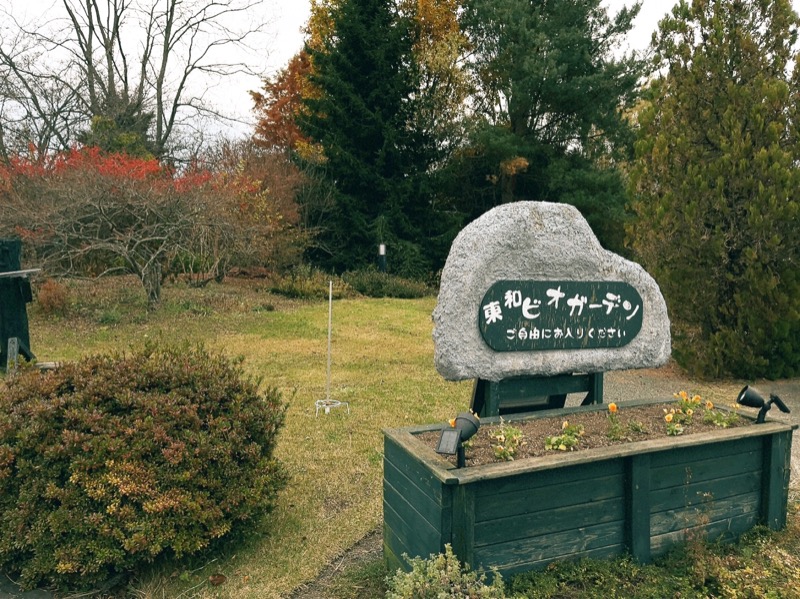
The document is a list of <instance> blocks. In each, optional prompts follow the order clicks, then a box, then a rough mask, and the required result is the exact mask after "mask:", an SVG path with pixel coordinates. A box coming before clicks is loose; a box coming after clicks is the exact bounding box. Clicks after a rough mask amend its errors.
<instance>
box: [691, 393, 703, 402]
mask: <svg viewBox="0 0 800 599" xmlns="http://www.w3.org/2000/svg"><path fill="white" fill-rule="evenodd" d="M701 401H703V399H702V398H701V397H700V396H699V395H695V396H694V397H692V403H700V402H701Z"/></svg>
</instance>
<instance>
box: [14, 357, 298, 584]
mask: <svg viewBox="0 0 800 599" xmlns="http://www.w3.org/2000/svg"><path fill="white" fill-rule="evenodd" d="M6 387H7V388H6V389H4V390H3V392H2V393H0V482H1V483H2V494H0V568H2V569H3V570H4V571H6V572H8V573H11V574H12V575H14V576H18V577H19V578H20V582H21V583H22V584H23V585H24V586H25V587H32V586H34V585H38V584H42V583H46V584H48V585H54V586H57V587H60V588H86V587H87V586H90V585H94V584H97V583H100V582H102V581H104V580H108V579H109V578H111V577H112V576H115V575H116V574H119V573H125V572H129V571H132V570H134V569H136V568H137V567H138V566H140V565H142V564H143V563H145V562H150V561H152V560H153V559H154V558H156V557H157V556H159V555H162V554H164V555H167V556H169V555H174V556H176V557H181V556H183V555H188V554H192V553H194V552H197V551H198V550H201V549H204V548H205V547H207V546H208V545H209V544H210V543H212V542H213V541H215V540H216V539H219V538H220V537H223V536H225V535H228V536H229V537H230V536H231V535H234V537H233V538H235V535H236V534H237V533H240V532H243V530H244V528H243V525H244V524H246V523H248V522H250V523H252V521H253V520H254V519H255V518H257V517H259V516H261V515H263V514H264V513H266V512H267V511H268V510H269V509H270V508H271V507H272V504H273V501H274V499H275V496H276V493H277V492H278V490H279V489H280V488H281V487H282V486H284V485H285V481H286V476H285V473H284V471H283V469H282V467H281V465H280V464H279V463H278V462H277V461H276V460H275V459H274V458H273V449H274V446H275V441H276V435H277V433H278V431H279V429H280V427H281V426H282V424H283V421H284V414H285V406H284V405H283V404H282V402H281V400H280V394H279V392H278V391H277V390H275V389H268V390H266V391H264V392H259V384H258V381H255V380H252V379H251V378H249V377H247V376H245V375H244V372H243V370H242V367H241V363H240V361H239V362H234V361H231V360H229V359H228V358H226V357H224V356H221V355H213V354H210V353H208V352H207V351H206V350H204V349H202V348H189V347H183V348H163V349H162V348H155V347H146V348H144V349H143V350H141V351H138V352H133V353H130V354H114V355H96V356H91V357H88V358H85V359H82V360H81V361H80V362H76V363H71V364H66V365H64V366H62V367H60V368H59V369H57V370H54V371H50V372H47V373H44V374H40V373H39V372H36V371H33V370H30V371H27V372H23V373H21V374H20V375H18V376H15V377H13V378H10V379H8V380H7V381H6Z"/></svg>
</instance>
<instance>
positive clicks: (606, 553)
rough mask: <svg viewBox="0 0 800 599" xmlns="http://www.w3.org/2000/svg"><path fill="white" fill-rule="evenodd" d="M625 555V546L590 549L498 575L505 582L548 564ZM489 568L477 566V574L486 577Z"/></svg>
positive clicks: (514, 567)
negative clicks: (516, 575) (482, 574)
mask: <svg viewBox="0 0 800 599" xmlns="http://www.w3.org/2000/svg"><path fill="white" fill-rule="evenodd" d="M624 553H625V546H624V545H622V544H619V545H609V546H607V547H600V548H599V549H590V550H587V551H584V552H582V553H581V554H580V555H558V556H555V557H548V558H547V559H543V560H535V561H525V562H516V563H515V564H513V565H511V566H507V567H503V568H499V571H500V573H501V574H502V575H503V578H504V579H505V580H508V579H509V578H510V577H511V576H513V575H515V574H519V573H521V572H529V571H531V570H541V569H544V568H546V567H547V566H548V565H549V564H552V563H553V562H558V561H577V560H579V559H584V558H588V559H613V558H615V557H619V556H621V555H623V554H624ZM489 568H490V566H484V565H483V564H478V565H477V566H476V569H477V570H478V571H479V572H483V573H486V574H487V577H488V576H489V574H490V570H489Z"/></svg>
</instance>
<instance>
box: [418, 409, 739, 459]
mask: <svg viewBox="0 0 800 599" xmlns="http://www.w3.org/2000/svg"><path fill="white" fill-rule="evenodd" d="M675 408H676V404H675V403H666V404H654V405H649V406H638V407H630V408H626V407H624V406H623V407H620V408H619V410H618V411H617V414H616V416H617V421H618V423H619V426H618V427H617V428H616V431H617V434H616V435H614V434H611V433H612V423H611V420H610V419H609V412H608V411H607V410H603V411H597V412H583V413H576V414H567V415H564V416H561V417H552V418H536V419H532V420H526V421H516V422H506V423H505V426H506V427H513V428H516V429H518V430H520V431H522V441H521V443H520V444H519V445H517V446H516V447H515V448H514V450H513V455H512V456H510V457H512V458H513V459H514V460H520V459H524V458H530V457H538V456H548V455H549V456H554V457H555V456H558V455H560V454H563V453H565V451H582V450H585V449H592V448H595V447H608V446H611V445H620V444H622V443H631V442H633V441H644V440H647V439H659V438H663V437H667V436H668V435H667V422H666V421H665V419H664V417H665V411H664V410H666V411H667V412H669V411H670V410H671V409H675ZM715 412H717V413H723V414H727V412H721V411H720V410H715ZM705 413H706V410H705V409H704V408H703V407H701V406H698V408H697V409H696V410H694V412H693V414H692V417H691V421H689V422H683V423H682V425H681V426H682V428H683V432H682V433H681V436H685V435H691V434H696V433H704V432H709V431H714V430H720V428H721V427H719V426H717V425H715V424H713V423H706V422H704V416H705ZM677 419H680V415H678V418H677ZM677 419H676V418H675V417H673V422H676V421H677ZM565 421H567V422H568V423H569V425H570V427H577V426H579V427H583V433H582V434H581V435H579V436H577V439H578V442H577V444H576V445H575V446H574V447H572V448H571V449H566V450H560V449H547V448H546V441H547V438H548V437H557V436H559V435H562V434H563V432H564V429H563V426H564V422H565ZM752 422H753V421H752V420H750V419H749V418H743V417H739V418H737V419H736V420H735V422H733V423H731V424H729V426H728V427H727V428H733V427H737V426H747V425H749V424H752ZM676 423H677V422H676ZM500 429H501V427H500V426H498V425H492V426H486V427H481V428H480V430H479V431H478V434H476V435H475V436H474V437H473V438H472V439H470V440H469V441H468V442H467V444H466V447H467V452H466V458H467V460H466V463H467V466H468V467H469V466H481V465H484V464H493V463H498V462H503V461H507V460H505V459H503V458H502V457H497V452H496V448H497V446H498V445H501V443H500V442H499V441H498V439H497V438H493V437H492V435H493V434H495V433H497V432H499V430H500ZM507 432H508V431H506V433H507ZM439 434H440V432H439V431H431V432H427V433H421V434H419V435H418V436H417V438H418V439H420V440H421V441H422V442H423V443H425V444H426V445H428V446H430V447H431V448H433V449H435V448H436V444H437V442H438V441H439ZM505 436H506V438H508V437H509V435H508V434H506V435H505ZM508 445H509V444H508V443H506V444H505V446H506V447H508ZM442 457H447V458H448V460H449V461H450V462H452V463H453V465H455V463H456V458H455V456H452V457H448V456H442Z"/></svg>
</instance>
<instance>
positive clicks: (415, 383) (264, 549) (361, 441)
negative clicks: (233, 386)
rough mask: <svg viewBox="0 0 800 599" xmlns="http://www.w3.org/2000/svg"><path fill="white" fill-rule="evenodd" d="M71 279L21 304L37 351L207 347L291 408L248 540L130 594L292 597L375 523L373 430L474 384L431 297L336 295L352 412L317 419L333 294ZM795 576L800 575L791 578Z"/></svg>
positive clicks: (336, 391)
mask: <svg viewBox="0 0 800 599" xmlns="http://www.w3.org/2000/svg"><path fill="white" fill-rule="evenodd" d="M68 286H69V289H70V308H69V310H68V312H67V314H66V315H65V316H53V315H46V314H43V313H42V312H41V311H40V309H39V308H38V307H37V306H36V305H32V306H31V308H30V310H29V315H30V330H31V345H32V349H33V351H34V352H35V353H36V354H37V356H38V357H39V359H40V360H42V361H62V360H72V359H75V358H77V357H79V356H80V355H83V354H88V353H95V352H98V351H103V352H105V351H109V350H124V349H126V348H128V347H131V346H134V347H137V346H140V345H141V344H142V343H143V342H144V341H145V340H148V339H149V340H155V341H156V342H164V343H167V342H170V343H172V342H180V341H189V342H202V343H204V344H205V345H206V346H207V347H209V348H210V349H212V350H216V351H222V352H225V353H227V354H230V355H243V356H244V357H245V368H246V369H247V370H248V371H249V372H251V373H253V374H254V375H256V376H258V377H262V379H263V384H264V385H273V386H277V387H279V388H280V389H281V390H282V392H283V396H284V399H285V401H286V402H287V404H288V413H287V420H286V426H285V428H284V429H283V430H282V432H281V434H280V437H279V442H278V447H277V455H278V457H279V458H280V459H281V460H282V461H283V462H284V464H285V465H286V466H287V468H288V471H289V473H290V476H291V480H290V483H289V485H288V487H287V488H286V489H285V490H284V491H283V492H282V494H281V496H280V499H279V501H278V506H277V509H276V511H274V512H273V513H272V514H270V515H269V516H268V518H267V519H266V522H264V523H263V524H262V525H260V526H259V527H257V528H256V529H254V531H253V532H254V534H253V535H252V538H249V539H248V540H246V541H244V542H241V543H238V544H235V545H234V544H229V545H225V546H224V547H223V549H222V551H218V552H216V553H214V554H211V555H208V556H197V557H195V558H193V559H192V560H189V561H184V562H181V563H174V562H170V563H160V564H156V565H154V567H153V568H152V570H151V571H149V572H147V573H145V574H144V575H142V576H141V577H140V578H138V579H136V580H134V581H132V583H131V585H130V588H129V589H128V591H129V593H131V594H132V595H133V596H136V597H141V598H156V597H159V598H160V597H169V598H177V597H220V598H245V597H246V598H256V597H257V598H278V597H285V596H287V595H288V594H289V593H291V591H292V590H293V589H295V588H296V587H297V586H298V585H300V584H302V583H303V582H305V581H309V580H312V579H314V578H315V577H316V576H317V574H318V573H319V572H320V570H321V569H322V568H324V566H325V565H326V564H327V563H328V562H330V561H331V560H332V559H333V558H334V557H335V556H337V555H339V554H341V553H342V552H343V551H344V550H346V549H347V548H348V547H350V546H351V545H353V544H354V543H355V542H356V541H358V540H359V539H361V538H362V537H363V536H364V535H366V534H367V533H368V532H369V531H371V530H373V529H375V528H376V527H378V526H379V525H380V523H381V518H382V459H383V456H382V450H383V437H382V434H381V430H382V429H383V428H387V427H389V428H394V427H398V426H407V425H412V424H424V423H429V422H443V421H444V420H446V419H447V418H449V417H452V416H453V415H454V413H455V412H457V411H462V410H465V409H466V408H467V407H468V404H469V397H470V393H471V384H470V383H468V382H465V383H451V382H446V381H444V380H443V379H442V378H441V376H440V375H439V374H438V373H437V372H436V370H435V368H434V366H433V342H432V340H431V329H432V322H431V317H430V315H431V312H432V310H433V308H434V305H435V298H433V297H430V298H425V299H420V300H394V299H363V298H358V299H340V300H335V301H334V306H333V341H332V355H333V364H332V384H331V397H332V399H337V400H341V401H346V402H349V408H350V412H349V414H348V413H347V411H346V409H338V410H333V411H332V412H331V413H330V414H328V415H325V414H323V413H320V414H319V416H317V415H316V414H315V406H314V402H315V401H316V400H318V399H323V398H324V397H325V382H326V363H327V354H326V352H327V323H328V306H327V302H324V301H315V302H303V301H297V300H288V299H285V298H281V297H278V296H274V295H272V294H270V293H269V292H268V291H267V287H266V285H265V284H264V283H260V282H258V281H237V280H232V281H228V282H226V283H225V284H223V285H213V284H212V285H209V286H208V287H206V288H203V289H192V288H189V287H186V286H184V285H182V284H175V285H170V286H167V287H166V288H165V289H164V302H163V306H162V307H161V309H160V310H158V311H155V312H148V311H147V309H146V304H145V299H144V293H143V291H142V290H141V288H140V287H139V286H138V283H137V281H136V280H134V279H130V278H117V279H108V280H106V281H102V282H94V283H92V282H70V283H69V285H68ZM696 391H697V392H700V393H704V392H705V391H704V390H703V389H698V390H696ZM790 518H792V519H795V520H796V518H797V515H796V513H793V514H792V515H791V516H790ZM794 531H795V532H794V533H793V535H794V536H793V537H792V539H793V540H792V541H791V542H792V543H793V544H792V545H791V547H792V550H793V551H794V555H797V554H798V549H800V548H799V547H798V545H797V536H798V534H797V530H796V527H795V528H794ZM216 574H222V575H224V577H225V582H224V583H223V584H220V585H219V586H214V585H212V584H211V583H210V582H209V577H210V576H212V575H216ZM347 575H348V576H353V577H354V578H353V579H352V580H353V581H360V580H361V579H362V578H363V579H365V581H360V582H358V584H356V582H353V583H352V584H350V583H349V582H348V581H349V580H351V579H348V578H344V579H343V580H342V581H341V582H340V583H339V585H338V586H339V587H341V588H340V590H339V591H337V593H336V594H337V596H341V597H349V596H351V595H350V594H348V593H349V591H348V590H347V589H348V587H352V586H361V587H362V588H376V587H380V586H381V580H382V578H383V577H384V576H385V572H383V570H382V568H381V566H380V564H379V563H370V564H367V565H366V569H365V570H359V571H356V572H350V573H347ZM616 576H617V575H616V574H614V575H613V576H611V578H615V577H616ZM792 577H794V578H792ZM789 579H790V580H795V581H797V580H798V578H797V576H796V573H795V574H792V575H791V576H790V577H789ZM554 584H555V583H554ZM363 585H366V587H364V586H363ZM335 586H336V585H335ZM787 588H788V587H787ZM620 592H622V591H620ZM362 596H365V595H362ZM543 596H544V595H543ZM558 596H565V597H567V596H569V597H572V596H575V597H578V596H581V595H580V594H563V595H558ZM609 596H611V595H609ZM619 596H628V595H625V594H623V595H619ZM742 596H745V595H742ZM754 596H755V595H754ZM776 596H791V595H776ZM795 596H797V595H795Z"/></svg>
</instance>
